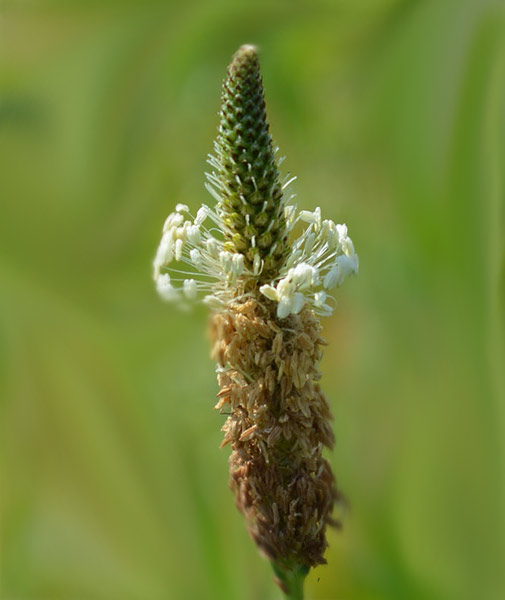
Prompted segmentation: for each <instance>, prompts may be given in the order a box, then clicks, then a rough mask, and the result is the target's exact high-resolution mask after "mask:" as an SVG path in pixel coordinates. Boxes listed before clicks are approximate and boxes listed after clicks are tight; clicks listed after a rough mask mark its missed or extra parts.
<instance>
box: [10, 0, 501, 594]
mask: <svg viewBox="0 0 505 600" xmlns="http://www.w3.org/2000/svg"><path fill="white" fill-rule="evenodd" d="M245 42H249V43H256V44H258V45H259V47H260V50H261V60H262V68H263V74H264V81H265V87H266V96H267V104H268V109H269V116H270V121H271V130H272V134H273V136H274V139H275V141H276V143H277V144H278V145H279V146H280V150H281V155H283V154H285V155H287V160H286V162H285V163H284V166H285V168H286V169H288V170H289V171H291V172H292V173H293V174H296V175H298V181H297V182H296V183H295V184H294V190H295V191H296V192H297V195H298V203H299V204H300V205H303V207H304V208H306V209H313V208H314V207H316V206H318V205H320V206H321V207H322V209H323V211H324V215H325V216H326V217H328V218H332V219H334V220H336V221H337V222H346V223H347V224H348V226H349V231H350V235H351V236H352V238H353V240H354V242H355V245H356V248H357V251H358V253H359V255H360V259H361V271H360V275H359V277H358V278H357V279H355V280H352V281H350V282H348V283H347V284H346V285H345V286H344V288H343V289H342V290H340V291H339V294H338V297H339V310H338V311H337V312H336V314H335V315H334V316H333V317H331V318H329V319H326V320H325V322H324V332H325V337H326V338H327V339H328V341H329V346H328V348H327V352H326V355H325V358H324V361H323V364H322V370H323V373H324V378H323V383H324V389H325V391H326V393H327V395H328V398H329V400H330V402H331V405H332V409H333V412H334V414H335V423H334V427H335V432H336V437H337V448H336V450H335V452H334V453H333V454H331V461H332V463H333V465H334V468H335V471H336V473H337V476H338V478H339V482H340V485H341V486H342V488H343V489H344V491H345V493H346V495H347V497H348V498H349V501H350V505H351V508H350V511H349V512H348V514H347V515H346V516H345V524H344V530H343V532H341V533H336V532H330V533H329V541H330V549H329V550H328V552H327V559H328V563H329V564H328V565H327V566H325V567H320V568H318V569H317V570H315V571H313V572H312V573H311V575H310V577H309V580H308V583H307V597H308V598H309V599H314V600H315V599H320V600H323V599H327V600H328V599H339V600H389V599H396V598H398V599H400V598H401V599H409V600H410V599H414V600H417V599H418V600H421V599H435V600H445V599H455V600H461V599H463V600H464V599H469V600H470V599H471V600H475V599H477V598H479V599H480V600H498V599H501V598H504V597H505V584H504V571H505V568H504V567H505V553H504V546H505V514H504V512H505V511H504V507H505V406H504V399H505V342H504V339H505V336H504V333H505V329H504V328H505V243H504V240H505V237H504V233H505V201H504V200H505V192H504V189H505V188H504V186H505V170H504V166H505V8H504V4H503V2H497V1H488V0H454V1H450V0H449V1H445V0H437V1H429V0H426V1H423V0H418V1H407V0H340V1H337V0H335V1H330V0H326V1H325V0H310V1H309V0H275V1H272V0H270V1H267V0H256V1H255V2H248V3H246V2H237V1H231V0H213V1H203V0H202V1H200V2H198V1H194V0H187V1H186V2H182V1H173V2H153V1H148V0H144V1H138V2H87V3H85V2H37V1H35V0H33V1H31V2H29V1H19V2H13V1H10V2H9V1H7V0H4V1H3V3H2V8H1V14H0V52H1V55H0V61H1V80H0V85H1V98H0V199H1V200H0V205H1V216H0V281H1V283H0V396H1V401H0V411H1V412H0V423H1V425H0V427H1V528H2V530H1V546H0V552H1V571H0V575H1V577H0V590H1V591H0V597H1V598H2V600H4V599H5V600H29V599H30V600H115V599H121V600H130V599H131V600H165V599H170V600H172V599H173V600H195V599H203V600H207V599H209V600H214V599H215V600H218V599H219V600H238V599H241V600H242V599H243V600H275V599H279V598H280V596H281V595H280V592H279V591H278V590H276V588H275V587H274V586H273V584H272V582H271V572H270V568H269V565H268V564H267V563H266V561H264V560H263V559H261V558H260V557H259V556H258V554H257V552H256V549H255V547H254V545H253V543H252V542H251V541H250V540H249V538H248V537H247V534H246V532H245V528H244V523H243V521H242V518H241V516H240V515H239V514H238V513H237V511H236V510H235V507H234V501H233V497H232V494H231V493H230V492H229V490H228V487H227V457H228V452H229V451H228V449H225V450H220V449H219V443H220V440H221V433H220V431H219V430H220V427H221V424H222V422H223V418H224V417H222V416H220V415H219V414H217V413H216V412H215V411H213V410H212V407H213V405H214V400H215V394H216V392H217V386H216V383H215V375H214V370H213V364H212V362H211V361H210V359H209V355H208V354H209V349H208V342H207V341H206V339H205V331H206V322H207V317H206V313H205V311H204V310H202V309H195V310H194V311H193V312H191V313H180V312H177V311H176V310H175V309H174V308H173V307H171V306H167V305H164V304H163V303H162V302H161V301H160V300H159V299H158V298H157V296H156V294H155V292H154V290H153V284H152V281H151V261H152V258H153V256H154V252H155V249H156V247H157V243H158V241H159V237H160V232H161V227H162V224H163V221H164V218H165V217H166V215H167V214H168V213H169V212H170V211H171V210H172V209H173V207H174V206H175V204H176V203H177V202H183V203H186V204H188V205H189V206H190V207H191V208H192V209H194V210H195V209H196V208H197V207H198V206H199V204H200V203H202V202H211V201H212V200H211V198H210V197H209V196H208V195H207V193H206V192H205V190H204V188H203V182H204V175H203V173H204V171H205V170H206V164H205V159H206V154H207V152H209V151H211V150H212V141H213V138H214V135H215V131H216V125H217V110H218V107H219V96H220V86H221V81H222V78H223V77H224V73H225V69H226V65H227V63H228V61H229V59H230V57H231V55H232V54H233V52H234V51H235V50H236V49H237V47H238V46H239V45H241V44H242V43H245Z"/></svg>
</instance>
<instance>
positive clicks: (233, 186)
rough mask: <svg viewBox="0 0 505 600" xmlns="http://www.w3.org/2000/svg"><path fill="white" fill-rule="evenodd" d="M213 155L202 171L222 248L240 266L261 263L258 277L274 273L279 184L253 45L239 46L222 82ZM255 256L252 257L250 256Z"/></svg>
mask: <svg viewBox="0 0 505 600" xmlns="http://www.w3.org/2000/svg"><path fill="white" fill-rule="evenodd" d="M218 132H219V133H218V136H217V140H216V142H215V146H214V149H215V156H214V157H211V159H210V164H211V165H212V167H214V169H215V170H214V172H213V173H212V174H210V175H208V179H209V183H210V186H209V187H210V188H211V191H212V193H213V195H214V196H215V197H216V199H217V201H218V210H219V211H220V212H221V214H222V217H223V221H224V223H225V224H226V225H227V227H228V229H227V231H226V233H225V237H226V244H225V248H226V249H227V250H230V251H231V252H240V253H242V254H243V255H244V256H245V258H246V264H247V265H248V266H250V267H253V265H254V260H255V259H256V261H257V263H258V262H259V261H261V262H262V263H263V269H262V277H261V278H262V279H268V277H269V276H271V275H272V274H276V272H277V271H278V270H279V267H280V266H282V264H283V262H284V260H285V258H286V255H287V253H288V252H289V248H288V245H287V227H286V221H285V219H284V202H283V186H282V185H281V183H280V181H279V171H278V167H277V161H276V158H275V150H274V147H273V144H272V138H271V136H270V133H269V126H268V123H267V119H266V110H265V100H264V97H263V85H262V81H261V75H260V67H259V61H258V55H257V53H256V48H255V47H254V46H249V45H247V46H242V47H241V48H240V49H239V50H238V52H237V53H236V54H235V56H234V57H233V59H232V61H231V64H230V66H229V67H228V77H227V79H226V80H225V82H224V85H223V93H222V97H221V111H220V121H219V128H218ZM256 257H257V258H256Z"/></svg>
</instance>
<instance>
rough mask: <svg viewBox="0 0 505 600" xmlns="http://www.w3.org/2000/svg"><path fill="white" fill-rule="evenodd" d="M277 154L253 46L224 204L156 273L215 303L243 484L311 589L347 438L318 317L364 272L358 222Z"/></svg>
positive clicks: (224, 116) (240, 492) (269, 548)
mask: <svg viewBox="0 0 505 600" xmlns="http://www.w3.org/2000/svg"><path fill="white" fill-rule="evenodd" d="M276 151H277V148H275V147H274V145H273V143H272V138H271V136H270V133H269V125H268V122H267V120H266V111H265V101H264V96H263V85H262V80H261V75H260V68H259V62H258V56H257V50H256V48H255V47H254V46H251V45H245V46H242V47H241V48H239V50H238V51H237V52H236V54H235V55H234V56H233V58H232V61H231V63H230V65H229V67H228V72H227V77H226V79H225V81H224V84H223V90H222V96H221V110H220V114H219V127H218V135H217V139H216V141H215V144H214V155H210V156H209V160H208V162H209V164H210V166H211V168H212V171H211V172H210V173H208V174H207V184H206V187H207V189H208V190H209V192H210V193H211V195H212V196H213V197H214V199H215V201H216V203H215V205H214V206H212V207H210V206H207V205H203V206H201V207H200V208H199V210H198V211H197V213H196V215H195V216H194V215H192V214H191V213H190V211H189V209H188V207H187V206H185V205H182V204H178V205H177V206H176V208H175V212H173V213H171V214H170V215H169V216H168V218H167V219H166V221H165V225H164V227H163V236H162V238H161V242H160V245H159V248H158V252H157V254H156V258H155V260H154V279H155V282H156V287H157V290H158V292H159V294H160V295H161V297H162V298H163V299H165V300H167V301H173V302H176V303H179V304H186V303H188V302H190V301H197V300H198V299H199V298H200V299H201V301H203V302H204V303H206V304H207V305H209V306H210V307H211V308H212V317H211V331H212V343H213V350H212V355H213V358H214V359H215V360H216V361H217V378H218V383H219V386H220V392H219V394H218V398H219V400H218V403H217V405H216V408H217V409H219V410H221V411H223V412H225V411H226V412H228V413H229V416H228V418H227V420H226V422H225V424H224V426H223V432H224V440H223V446H224V445H226V444H230V446H231V451H232V452H231V456H230V461H229V464H230V485H231V488H232V490H233V492H234V494H235V499H236V504H237V507H238V509H239V510H240V511H241V512H242V513H243V514H244V516H245V519H246V522H247V528H248V530H249V533H250V535H251V536H252V538H253V539H254V541H255V542H256V544H257V545H258V546H259V548H260V550H261V551H262V552H263V553H264V554H265V555H266V556H267V557H268V558H269V559H270V561H271V562H272V565H273V568H274V571H275V574H276V577H277V583H278V584H279V585H280V587H281V588H282V589H283V591H284V592H285V593H286V594H287V595H288V596H289V597H293V598H302V597H303V592H302V588H303V580H304V578H305V576H306V574H307V573H308V571H309V569H310V567H313V566H316V565H318V564H323V563H325V562H326V561H325V559H324V551H325V548H326V546H327V541H326V526H327V525H336V524H338V523H337V522H336V521H334V520H332V517H331V513H332V510H333V507H334V505H335V503H336V502H337V501H339V500H340V499H341V496H340V492H339V491H338V488H337V485H336V482H335V478H334V476H333V474H332V471H331V468H330V465H329V463H328V461H327V460H326V459H325V458H324V457H323V455H322V453H323V449H324V448H325V447H327V448H332V447H333V444H334V436H333V432H332V429H331V426H330V421H331V419H332V416H331V413H330V409H329V406H328V402H327V400H326V398H325V396H324V394H323V393H322V391H321V389H320V386H319V379H320V376H321V375H320V372H319V371H318V364H319V362H320V360H321V357H322V346H323V345H324V341H323V339H322V338H321V326H320V323H319V318H318V317H319V316H327V315H330V314H331V313H332V310H333V306H334V304H335V300H334V298H333V296H332V295H331V291H332V290H334V289H335V288H336V287H339V286H340V285H341V284H342V283H343V281H344V280H345V279H346V278H347V277H348V276H349V275H352V274H356V273H357V271H358V256H357V255H356V253H355V251H354V246H353V243H352V240H351V238H350V237H349V236H348V234H347V227H346V226H345V225H337V224H335V223H334V222H333V221H331V220H328V219H325V220H323V219H322V216H321V210H320V209H319V208H316V209H315V210H314V211H308V210H300V211H299V210H298V209H297V207H296V205H294V204H288V203H287V201H286V197H285V190H286V188H287V186H288V185H289V183H290V182H291V181H292V180H293V178H291V179H289V177H287V178H285V179H281V176H280V174H279V164H280V162H281V161H280V160H278V159H277V158H276ZM292 198H293V196H291V198H290V199H289V200H292ZM289 200H288V201H289ZM295 227H296V230H297V231H300V233H299V235H298V236H295V235H294V229H295ZM181 275H182V277H181Z"/></svg>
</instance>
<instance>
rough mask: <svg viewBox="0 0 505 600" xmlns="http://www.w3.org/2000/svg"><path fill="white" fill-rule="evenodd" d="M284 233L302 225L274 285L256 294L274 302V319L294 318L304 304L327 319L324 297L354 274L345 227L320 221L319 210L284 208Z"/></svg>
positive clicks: (356, 263) (354, 256) (353, 257)
mask: <svg viewBox="0 0 505 600" xmlns="http://www.w3.org/2000/svg"><path fill="white" fill-rule="evenodd" d="M285 216H286V219H287V222H288V229H289V230H291V229H292V228H293V227H294V226H295V225H296V223H298V222H300V221H301V222H303V223H305V224H306V225H305V229H304V231H303V233H302V234H301V235H300V236H299V237H298V238H297V239H296V240H295V241H294V242H293V245H292V249H293V251H292V254H291V255H290V257H289V258H288V260H287V261H286V264H285V265H284V266H283V267H282V269H281V271H280V273H279V276H278V277H277V278H276V280H275V281H274V282H271V283H270V284H267V285H263V286H261V287H260V292H261V293H262V294H263V295H264V296H266V297H267V298H270V299H271V300H275V301H276V302H278V303H279V304H278V307H277V316H278V317H279V318H281V319H282V318H284V317H287V316H288V315H289V314H291V313H294V314H297V313H298V312H300V310H301V309H302V308H303V306H304V305H305V304H306V303H307V302H308V303H310V304H311V305H312V308H313V310H314V312H316V313H318V314H320V315H330V314H331V313H332V312H333V307H332V306H330V305H329V304H328V302H329V301H331V300H334V298H333V296H331V295H330V294H328V290H332V289H334V288H335V287H337V286H340V285H342V283H343V281H344V279H345V278H346V277H348V276H349V275H352V274H356V273H357V272H358V266H359V260H358V255H357V254H356V253H355V251H354V245H353V243H352V240H351V238H350V237H349V236H348V235H347V227H346V226H345V225H337V224H335V223H334V222H333V221H331V220H324V221H323V220H322V219H321V209H320V208H319V207H318V208H316V210H315V211H314V212H310V211H308V210H302V211H300V212H299V213H298V214H297V213H296V207H295V206H286V209H285Z"/></svg>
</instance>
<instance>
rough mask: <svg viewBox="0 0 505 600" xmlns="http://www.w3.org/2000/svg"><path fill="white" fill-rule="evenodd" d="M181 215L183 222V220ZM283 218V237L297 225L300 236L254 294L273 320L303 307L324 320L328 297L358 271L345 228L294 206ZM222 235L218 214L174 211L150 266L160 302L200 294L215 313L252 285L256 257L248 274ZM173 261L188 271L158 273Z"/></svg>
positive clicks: (329, 310) (328, 311)
mask: <svg viewBox="0 0 505 600" xmlns="http://www.w3.org/2000/svg"><path fill="white" fill-rule="evenodd" d="M184 215H186V216H187V217H189V218H187V219H185V216H184ZM284 215H285V218H286V222H287V229H288V233H289V232H291V231H292V230H293V228H294V227H295V226H296V225H297V224H298V223H302V224H304V226H305V227H304V231H303V232H302V234H301V235H300V236H299V237H298V238H296V239H295V240H294V241H293V243H292V253H291V255H290V256H289V258H288V259H287V261H286V263H285V265H284V266H283V267H282V269H281V270H280V272H279V275H278V276H277V277H276V278H275V279H274V280H273V281H271V282H270V283H268V284H265V285H262V286H261V287H260V292H261V293H262V294H263V295H264V296H265V297H267V298H269V299H271V300H274V301H276V302H278V307H277V316H278V317H279V318H284V317H287V316H288V315H289V314H291V313H293V314H297V313H298V312H300V310H301V309H302V308H303V306H304V305H305V304H306V303H309V304H310V305H311V306H312V308H313V310H314V311H315V312H316V313H318V314H320V315H329V314H331V313H332V311H333V308H332V306H330V305H329V304H328V302H330V301H331V300H333V301H334V298H333V297H332V296H331V295H330V294H328V291H329V290H332V289H334V288H335V287H337V286H340V285H341V284H342V283H343V281H344V279H345V278H346V277H348V276H349V275H351V274H356V273H357V271H358V265H359V261H358V256H357V254H356V253H355V251H354V246H353V243H352V240H351V238H350V237H349V236H348V235H347V227H346V226H345V225H337V224H335V223H334V222H333V221H330V220H322V219H321V210H320V208H316V210H315V211H314V212H310V211H307V210H302V211H299V212H297V209H296V206H286V207H285V209H284ZM226 232H227V227H226V225H225V223H224V222H223V219H222V218H221V216H220V214H219V212H218V211H216V210H212V209H211V208H209V207H208V206H206V205H203V206H202V207H201V208H200V209H199V210H198V212H197V214H196V217H193V216H192V215H191V214H190V212H189V210H188V207H187V206H185V205H183V204H178V205H177V206H176V212H174V213H171V214H170V215H169V216H168V218H167V220H166V221H165V225H164V227H163V237H162V238H161V242H160V245H159V248H158V252H157V254H156V258H155V260H154V279H155V281H156V287H157V290H158V292H159V294H160V296H161V297H162V298H163V299H165V300H167V301H179V302H181V301H182V302H183V301H184V300H194V299H196V298H197V297H198V293H199V292H204V296H203V301H204V302H205V303H206V304H208V305H210V306H212V307H214V308H218V307H221V306H223V305H225V304H226V302H227V301H229V300H230V299H231V298H235V297H237V290H239V289H240V287H241V286H240V285H239V282H240V281H242V282H245V281H247V280H250V279H255V278H257V277H258V276H259V275H260V274H261V271H262V269H263V261H262V260H261V259H260V257H259V256H256V258H255V261H254V264H253V265H252V269H249V268H247V267H246V266H245V264H244V256H243V254H240V253H235V252H229V251H228V250H226V249H225V241H224V233H226ZM215 234H216V235H215ZM216 236H217V237H216ZM174 261H175V262H179V263H185V264H186V265H188V267H189V269H190V270H182V269H176V268H173V267H172V266H170V267H169V268H168V271H170V272H171V273H172V276H170V274H169V273H168V272H164V273H162V269H165V268H166V267H168V265H171V263H173V262H174ZM174 276H175V277H174ZM174 283H178V285H174Z"/></svg>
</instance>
